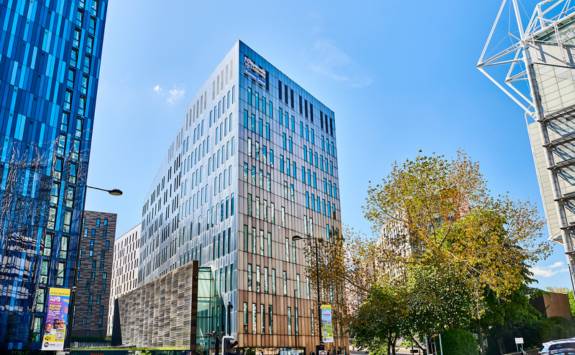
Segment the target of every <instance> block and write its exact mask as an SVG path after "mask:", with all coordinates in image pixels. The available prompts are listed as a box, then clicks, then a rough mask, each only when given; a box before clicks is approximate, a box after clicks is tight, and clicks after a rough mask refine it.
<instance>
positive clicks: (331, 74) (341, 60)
mask: <svg viewBox="0 0 575 355" xmlns="http://www.w3.org/2000/svg"><path fill="white" fill-rule="evenodd" d="M312 57H313V58H315V59H316V61H315V62H314V63H313V64H311V70H313V71H314V72H316V73H317V74H319V75H322V76H325V77H326V78H328V79H331V80H333V81H337V82H340V83H344V84H348V85H350V86H351V87H354V88H363V87H367V86H369V85H371V83H372V82H373V79H372V78H371V77H370V76H369V75H367V74H366V73H365V72H364V71H363V70H362V69H361V68H360V67H359V66H358V65H357V64H356V63H355V62H354V61H353V59H352V58H351V56H350V55H348V54H347V53H346V52H345V51H344V50H342V49H341V48H339V47H338V46H337V45H336V44H335V43H334V42H333V41H330V40H326V39H318V40H316V41H315V43H314V45H313V48H312Z"/></svg>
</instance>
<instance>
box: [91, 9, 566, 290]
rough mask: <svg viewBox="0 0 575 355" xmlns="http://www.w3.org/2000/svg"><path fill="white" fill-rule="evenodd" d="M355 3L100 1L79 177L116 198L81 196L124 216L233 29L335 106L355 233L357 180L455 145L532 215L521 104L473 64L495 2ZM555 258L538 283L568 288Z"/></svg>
mask: <svg viewBox="0 0 575 355" xmlns="http://www.w3.org/2000/svg"><path fill="white" fill-rule="evenodd" d="M216 4H217V5H216ZM357 4H358V5H356V6H350V3H349V2H347V1H340V2H335V1H327V0H326V1H313V2H311V1H299V0H297V1H293V0H292V1H282V2H274V3H273V5H272V2H269V1H247V0H246V1H241V2H237V1H234V2H232V1H218V2H212V1H201V2H200V1H188V0H167V1H153V0H144V1H142V0H139V1H136V0H121V1H110V4H109V7H108V20H107V28H106V34H105V40H104V54H103V59H102V67H101V72H100V87H99V93H98V103H97V108H96V123H95V127H94V136H93V142H92V157H91V163H90V174H89V182H90V184H91V185H95V186H102V187H119V188H121V189H122V190H123V191H124V196H122V197H120V198H114V197H110V196H108V195H106V194H103V193H98V192H97V191H90V192H89V195H88V199H87V208H88V209H96V210H103V211H110V212H116V213H118V230H117V233H118V235H119V234H120V233H123V232H125V231H127V230H128V229H129V228H130V227H132V226H133V225H135V224H137V223H138V221H139V219H140V213H141V206H142V201H143V200H144V198H145V196H146V194H147V192H148V189H149V186H150V184H151V181H152V179H153V177H154V175H155V173H156V170H157V168H158V167H159V165H160V162H161V160H162V159H163V157H164V155H165V154H166V149H167V147H168V144H169V143H170V142H171V140H172V139H173V137H174V136H175V133H176V131H177V129H178V128H179V126H180V124H181V123H182V120H183V118H184V111H185V106H186V103H187V102H188V101H189V100H190V99H191V98H192V97H193V96H194V93H195V91H196V90H197V89H198V88H199V87H200V85H201V84H202V83H203V82H204V80H205V79H206V78H207V76H208V75H209V73H210V72H211V71H212V70H213V68H214V67H215V65H216V64H217V63H218V62H219V61H220V60H221V59H222V58H223V56H224V55H225V54H226V53H227V51H228V50H229V49H230V48H231V46H232V45H233V43H234V41H236V40H237V39H242V40H243V41H244V42H246V44H248V45H249V46H251V47H252V48H253V49H255V50H256V51H258V52H259V53H260V54H262V55H263V56H264V57H266V58H267V59H268V60H269V61H270V62H272V63H273V64H274V65H276V66H277V67H278V68H279V69H280V70H282V71H283V72H285V73H286V74H287V75H288V76H290V77H291V78H292V79H294V80H295V81H296V82H298V83H300V84H301V85H302V86H303V87H304V88H306V89H307V90H308V91H310V92H311V93H312V94H313V95H315V96H316V97H318V98H319V99H320V100H321V101H322V102H324V103H325V104H326V105H328V106H329V107H331V108H332V109H333V110H334V111H335V113H336V121H337V127H338V137H337V138H338V152H339V174H340V187H341V198H342V213H343V219H344V223H346V224H347V225H350V226H353V227H355V228H358V229H360V230H364V231H366V232H368V231H369V225H368V224H367V223H366V222H365V221H364V219H363V216H362V210H361V207H362V205H363V201H364V199H365V193H366V189H367V186H368V182H369V181H370V180H371V181H378V180H380V179H381V178H382V177H384V176H385V175H386V174H387V173H388V172H389V170H390V167H391V164H392V163H393V162H394V161H403V160H405V159H407V158H413V157H414V156H415V155H416V154H417V152H418V151H419V150H420V149H421V150H422V151H423V152H424V153H425V154H431V153H438V154H444V155H446V156H447V157H454V156H455V154H456V152H457V150H458V149H463V150H465V151H466V152H467V153H468V154H469V155H470V156H471V157H472V158H473V159H474V160H477V161H479V162H480V164H481V167H482V171H483V173H484V174H485V176H486V177H487V179H488V182H489V187H490V189H491V190H492V191H493V192H494V193H497V194H499V193H509V194H510V195H511V196H512V197H513V198H516V199H522V200H529V201H532V202H534V203H536V204H537V205H538V206H539V208H540V210H541V213H542V207H541V199H540V195H539V189H538V186H537V180H536V176H535V170H534V166H533V161H532V158H531V150H530V146H529V141H528V137H527V130H526V127H525V123H524V119H523V114H522V112H521V111H520V109H519V108H518V107H517V106H515V105H514V104H513V103H512V101H511V100H509V99H508V98H507V97H505V96H504V95H503V94H502V93H501V92H500V91H499V90H497V89H496V88H495V86H493V85H492V84H491V83H490V82H488V81H487V80H486V79H485V78H484V77H483V76H482V75H481V74H480V73H479V72H478V71H477V70H476V69H475V63H476V62H477V59H478V57H479V54H480V52H481V49H482V46H483V43H484V42H485V39H486V36H487V34H488V31H489V28H490V26H491V23H492V21H493V19H494V17H495V14H496V12H497V8H498V6H499V0H487V1H453V0H437V1H417V2H411V1H391V0H376V1H362V2H358V3H357ZM359 4H361V5H359ZM565 268H566V265H565V260H564V257H563V256H562V252H561V248H559V247H556V248H555V253H554V254H553V255H552V257H550V258H549V259H548V260H546V261H544V262H542V263H541V264H540V265H537V269H536V272H537V276H538V279H539V286H541V287H547V286H562V287H568V286H569V278H568V274H567V272H566V271H565Z"/></svg>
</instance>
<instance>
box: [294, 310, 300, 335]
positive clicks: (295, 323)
mask: <svg viewBox="0 0 575 355" xmlns="http://www.w3.org/2000/svg"><path fill="white" fill-rule="evenodd" d="M294 333H295V335H296V336H297V335H299V314H298V309H297V305H296V306H295V307H294Z"/></svg>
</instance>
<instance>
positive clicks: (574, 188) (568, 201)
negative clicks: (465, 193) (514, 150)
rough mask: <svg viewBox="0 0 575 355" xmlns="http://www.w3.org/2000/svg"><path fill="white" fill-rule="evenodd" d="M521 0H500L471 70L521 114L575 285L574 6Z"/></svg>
mask: <svg viewBox="0 0 575 355" xmlns="http://www.w3.org/2000/svg"><path fill="white" fill-rule="evenodd" d="M525 2H526V1H525V0H524V1H520V0H502V2H501V5H500V7H499V10H498V12H497V16H496V18H495V22H494V23H493V26H492V27H491V30H490V32H489V35H488V37H487V41H486V43H485V45H484V47H483V51H482V52H481V56H480V58H479V61H478V63H477V68H478V70H479V71H480V72H481V73H483V74H484V75H485V76H486V77H487V78H488V79H489V80H490V81H491V82H493V83H494V84H495V85H496V86H497V87H498V88H499V89H500V90H501V91H503V92H504V93H505V94H506V95H507V96H508V97H509V98H511V99H512V100H513V102H515V103H516V104H517V105H518V106H519V107H520V108H521V109H522V110H523V112H524V113H525V118H526V122H527V124H528V128H529V130H530V137H531V143H532V150H533V154H534V159H535V163H536V166H537V164H538V158H537V157H538V156H541V158H540V159H539V163H540V164H541V167H542V168H541V169H539V170H538V178H539V184H540V188H541V192H542V196H543V200H544V201H543V202H544V205H545V206H546V211H545V212H546V217H547V223H548V227H549V230H550V239H551V240H553V241H555V242H559V243H561V244H562V245H563V247H564V248H565V253H566V257H567V261H568V265H569V271H570V278H571V284H572V286H573V287H574V289H575V275H574V270H575V254H574V249H573V245H574V241H575V4H572V1H571V0H543V1H540V2H538V3H536V4H535V7H534V8H533V10H532V12H531V13H530V14H526V12H525V9H524V7H525V5H526V4H525ZM573 2H575V1H573ZM506 15H507V16H506ZM505 41H507V42H508V43H509V44H508V45H503V46H501V45H500V44H501V43H502V42H505ZM532 134H533V136H534V137H535V138H534V137H532V136H531V135H532ZM538 153H540V154H538ZM546 190H547V191H548V192H549V193H548V194H547V193H546ZM555 225H556V227H554V226H555Z"/></svg>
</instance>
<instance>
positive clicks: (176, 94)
mask: <svg viewBox="0 0 575 355" xmlns="http://www.w3.org/2000/svg"><path fill="white" fill-rule="evenodd" d="M185 94H186V90H184V89H181V88H172V89H170V90H168V97H167V98H166V101H167V102H168V103H169V104H175V103H176V102H178V101H180V99H181V98H182V97H184V95H185Z"/></svg>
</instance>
